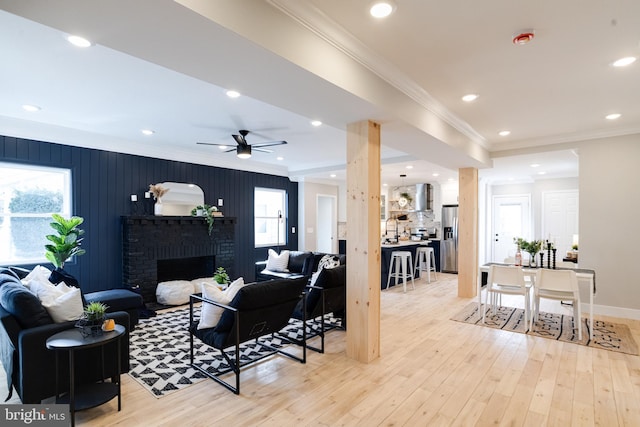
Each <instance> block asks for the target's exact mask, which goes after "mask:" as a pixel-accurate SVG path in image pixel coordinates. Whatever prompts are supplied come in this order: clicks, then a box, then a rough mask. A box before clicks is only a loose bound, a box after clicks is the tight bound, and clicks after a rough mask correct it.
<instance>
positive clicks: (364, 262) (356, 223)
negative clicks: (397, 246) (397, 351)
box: [347, 121, 381, 363]
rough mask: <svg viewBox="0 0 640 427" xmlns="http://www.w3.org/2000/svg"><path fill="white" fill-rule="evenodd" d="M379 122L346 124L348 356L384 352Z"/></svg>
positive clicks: (375, 355)
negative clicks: (382, 347) (381, 316)
mask: <svg viewBox="0 0 640 427" xmlns="http://www.w3.org/2000/svg"><path fill="white" fill-rule="evenodd" d="M380 252H381V248H380V125H379V124H377V123H374V122H371V121H361V122H357V123H351V124H349V125H348V126H347V356H348V357H350V358H352V359H355V360H358V361H359V362H363V363H368V362H371V361H372V360H374V359H377V358H378V357H380Z"/></svg>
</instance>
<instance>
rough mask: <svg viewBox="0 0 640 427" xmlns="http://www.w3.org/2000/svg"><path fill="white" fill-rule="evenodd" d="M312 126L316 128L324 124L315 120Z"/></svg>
mask: <svg viewBox="0 0 640 427" xmlns="http://www.w3.org/2000/svg"><path fill="white" fill-rule="evenodd" d="M311 126H315V127H318V126H322V122H321V121H320V120H313V121H312V122H311Z"/></svg>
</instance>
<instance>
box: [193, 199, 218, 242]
mask: <svg viewBox="0 0 640 427" xmlns="http://www.w3.org/2000/svg"><path fill="white" fill-rule="evenodd" d="M217 211H218V208H216V207H215V206H209V205H207V204H206V203H205V204H204V205H198V206H196V207H195V208H193V209H191V215H192V216H198V217H204V219H205V220H206V221H207V225H208V226H209V227H208V231H209V236H211V231H213V222H214V212H217Z"/></svg>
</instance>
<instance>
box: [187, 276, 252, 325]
mask: <svg viewBox="0 0 640 427" xmlns="http://www.w3.org/2000/svg"><path fill="white" fill-rule="evenodd" d="M245 285H246V284H245V283H244V279H243V278H242V277H240V278H239V279H236V280H234V281H233V282H231V284H230V285H229V287H228V288H227V289H226V290H224V291H222V290H220V288H219V287H218V286H217V285H214V284H210V283H206V282H203V283H202V297H203V298H206V299H210V300H211V301H215V302H218V303H220V304H224V305H229V303H230V302H231V301H233V298H234V297H235V296H236V294H237V293H238V291H239V290H240V289H242V288H243V287H244V286H245ZM222 313H224V308H222V307H218V306H217V305H213V304H209V303H206V302H203V303H202V310H201V312H200V321H199V322H198V329H207V328H213V327H214V326H216V325H217V324H218V322H219V321H220V318H221V317H222Z"/></svg>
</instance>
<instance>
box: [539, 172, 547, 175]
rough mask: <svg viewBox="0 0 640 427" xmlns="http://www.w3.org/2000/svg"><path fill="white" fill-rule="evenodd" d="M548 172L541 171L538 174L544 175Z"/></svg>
mask: <svg viewBox="0 0 640 427" xmlns="http://www.w3.org/2000/svg"><path fill="white" fill-rule="evenodd" d="M545 173H546V172H545V171H540V172H538V175H544V174H545Z"/></svg>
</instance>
